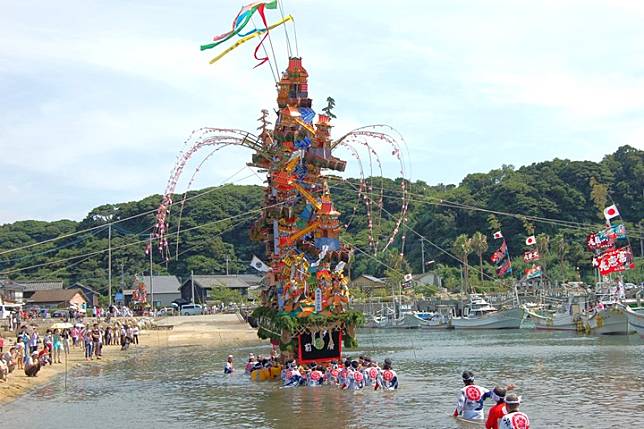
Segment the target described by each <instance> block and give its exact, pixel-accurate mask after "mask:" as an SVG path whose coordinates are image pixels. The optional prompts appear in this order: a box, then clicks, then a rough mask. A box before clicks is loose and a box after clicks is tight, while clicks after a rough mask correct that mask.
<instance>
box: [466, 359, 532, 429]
mask: <svg viewBox="0 0 644 429" xmlns="http://www.w3.org/2000/svg"><path fill="white" fill-rule="evenodd" d="M463 384H465V387H463V388H462V389H461V391H460V392H459V394H458V400H457V403H456V409H455V410H454V417H459V418H462V419H464V420H467V421H473V422H477V421H480V422H482V421H483V420H485V429H530V419H529V418H528V416H527V415H526V414H525V413H522V412H521V411H519V406H520V405H521V397H520V396H517V395H515V394H513V393H507V392H508V391H510V390H513V389H514V388H515V386H514V385H513V384H509V385H507V386H505V387H502V386H496V387H495V388H494V389H492V390H488V389H486V388H485V387H481V386H479V385H477V384H475V383H474V373H473V372H472V371H465V372H463ZM488 398H489V399H492V400H493V401H495V402H496V405H494V406H493V407H492V408H490V410H489V411H488V415H487V419H485V414H484V408H483V403H484V402H485V400H486V399H488Z"/></svg>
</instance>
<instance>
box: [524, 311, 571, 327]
mask: <svg viewBox="0 0 644 429" xmlns="http://www.w3.org/2000/svg"><path fill="white" fill-rule="evenodd" d="M530 320H532V321H533V322H534V327H535V329H539V330H543V331H578V330H580V327H583V325H581V326H580V324H579V323H578V320H579V316H578V315H575V316H572V315H570V314H562V313H555V314H553V315H551V316H541V315H535V314H534V313H531V314H530Z"/></svg>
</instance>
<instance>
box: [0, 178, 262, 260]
mask: <svg viewBox="0 0 644 429" xmlns="http://www.w3.org/2000/svg"><path fill="white" fill-rule="evenodd" d="M249 177H250V176H249ZM220 186H221V185H220ZM217 190H219V186H215V187H212V188H210V189H208V190H206V191H204V192H201V193H199V194H196V195H193V196H191V197H188V198H186V199H185V201H190V200H193V199H195V198H200V197H202V196H204V195H207V194H210V193H211V192H215V191H217ZM180 203H181V202H180V201H177V202H174V201H173V202H172V204H168V208H169V207H172V206H174V205H177V204H180ZM157 210H158V209H152V210H148V211H146V212H142V213H139V214H135V215H132V216H129V217H126V218H123V219H119V220H117V221H113V222H108V223H104V224H101V225H97V226H93V227H91V228H86V229H83V230H80V231H75V232H72V233H69V234H63V235H60V236H58V237H54V238H49V239H47V240H42V241H39V242H36V243H31V244H27V245H25V246H21V247H16V248H13V249H8V250H3V251H1V252H0V255H5V254H7V253H12V252H17V251H19V250H24V249H29V248H32V247H35V246H40V245H42V244H46V243H51V242H53V241H58V240H63V239H65V238H69V237H74V236H76V235H79V234H83V233H85V232H89V231H94V230H96V229H99V228H104V227H106V226H107V225H110V224H112V225H116V224H119V223H122V222H127V221H129V220H132V219H136V218H139V217H142V216H146V215H149V214H151V213H155V212H156V211H157Z"/></svg>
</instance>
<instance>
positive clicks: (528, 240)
mask: <svg viewBox="0 0 644 429" xmlns="http://www.w3.org/2000/svg"><path fill="white" fill-rule="evenodd" d="M525 244H526V245H527V246H532V245H534V244H537V239H536V238H535V236H534V235H531V236H530V237H528V238H526V239H525Z"/></svg>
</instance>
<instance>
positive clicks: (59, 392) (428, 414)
mask: <svg viewBox="0 0 644 429" xmlns="http://www.w3.org/2000/svg"><path fill="white" fill-rule="evenodd" d="M359 339H360V342H361V348H360V350H357V351H355V352H352V353H351V354H353V355H358V354H362V353H364V354H368V355H371V356H373V357H375V358H376V359H378V360H379V361H382V360H383V359H384V358H385V357H391V358H392V359H393V360H394V366H395V368H396V369H397V371H398V376H399V379H400V381H401V388H400V389H399V390H398V391H396V392H380V391H378V392H374V391H371V390H364V391H358V392H347V391H340V390H338V389H335V388H329V387H322V388H296V389H280V388H279V385H278V384H277V383H271V382H264V383H253V382H250V381H249V380H248V379H247V377H245V376H244V375H243V374H241V373H240V374H235V375H234V376H232V377H225V376H224V375H223V374H222V368H223V361H224V358H225V356H226V354H228V352H229V350H210V349H208V348H205V347H203V348H202V347H183V348H173V349H161V350H149V349H148V350H139V352H138V353H136V355H134V356H133V357H132V358H131V359H129V360H128V361H126V362H124V363H123V362H122V363H119V364H112V365H109V366H105V367H103V368H96V367H95V368H91V367H86V368H83V369H80V370H76V373H74V374H73V375H70V377H69V378H68V384H67V389H66V390H65V389H64V384H63V379H62V378H58V379H56V380H55V381H54V382H53V383H51V384H48V385H46V386H43V387H41V388H38V389H37V390H35V391H34V392H31V393H30V394H29V395H28V396H26V397H23V398H21V399H19V400H18V401H15V402H13V403H10V404H7V405H4V406H0V416H1V417H2V421H3V422H8V421H13V422H14V425H13V427H21V428H32V427H38V428H42V427H47V428H59V427H60V428H62V427H71V426H70V424H71V423H70V422H75V423H73V425H77V426H78V427H83V428H92V427H102V428H110V427H139V428H153V427H154V428H206V427H216V428H219V427H221V428H223V427H230V428H237V427H240V428H242V427H247V428H288V429H295V428H333V429H340V428H345V427H347V428H378V427H380V428H390V427H401V428H462V427H475V426H471V425H470V426H459V425H460V424H459V423H458V422H456V421H455V420H453V419H452V417H450V415H451V412H452V411H453V409H454V402H455V397H456V393H457V391H458V390H459V389H460V388H461V384H462V383H461V381H460V373H461V372H462V371H463V370H465V369H471V370H473V371H474V372H475V373H476V374H477V382H478V383H479V384H481V385H484V386H487V387H493V386H494V385H495V384H500V383H509V382H512V383H515V384H517V386H518V393H520V394H521V395H523V399H524V404H523V405H522V410H523V411H524V412H526V413H527V414H528V415H529V416H530V418H531V421H532V427H533V428H552V427H560V428H617V427H644V381H643V378H642V373H643V370H644V365H643V361H642V358H643V357H644V345H643V343H642V341H641V340H640V339H639V338H637V337H636V336H632V335H631V336H629V337H583V336H576V335H574V334H568V333H548V332H532V331H525V330H517V331H489V332H462V331H461V332H458V331H444V332H439V331H433V332H428V331H376V330H373V331H371V330H365V331H363V332H362V333H361V335H360V338H359ZM265 350H268V349H267V348H265ZM231 351H232V353H234V354H235V355H236V356H238V357H239V358H241V357H242V356H245V355H247V353H248V352H249V351H256V352H257V351H261V350H260V349H258V348H248V347H245V348H234V349H232V350H231ZM113 352H114V353H117V351H113Z"/></svg>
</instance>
